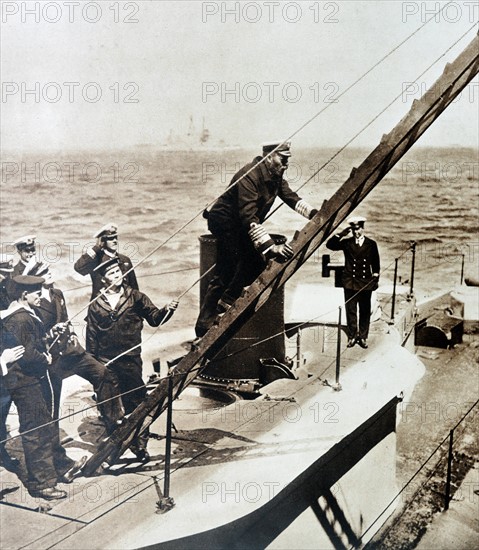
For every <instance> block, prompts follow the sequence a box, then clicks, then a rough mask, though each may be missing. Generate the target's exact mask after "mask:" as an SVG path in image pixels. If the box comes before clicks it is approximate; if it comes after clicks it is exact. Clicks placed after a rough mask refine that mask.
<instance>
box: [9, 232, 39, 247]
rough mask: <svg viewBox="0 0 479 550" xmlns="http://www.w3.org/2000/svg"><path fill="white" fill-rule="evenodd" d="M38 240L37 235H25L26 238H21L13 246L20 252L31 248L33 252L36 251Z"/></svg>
mask: <svg viewBox="0 0 479 550" xmlns="http://www.w3.org/2000/svg"><path fill="white" fill-rule="evenodd" d="M36 238H37V236H36V235H25V236H24V237H20V238H19V239H17V240H16V241H13V246H16V247H17V249H18V250H25V249H26V248H30V249H31V250H32V251H34V250H35V239H36Z"/></svg>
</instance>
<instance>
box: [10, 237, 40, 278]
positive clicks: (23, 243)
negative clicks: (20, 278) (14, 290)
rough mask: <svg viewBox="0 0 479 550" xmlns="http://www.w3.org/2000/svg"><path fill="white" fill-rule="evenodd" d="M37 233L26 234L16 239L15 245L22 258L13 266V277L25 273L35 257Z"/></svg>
mask: <svg viewBox="0 0 479 550" xmlns="http://www.w3.org/2000/svg"><path fill="white" fill-rule="evenodd" d="M36 238H37V237H36V235H25V237H20V238H19V239H17V240H16V241H14V243H13V245H14V246H15V248H16V249H17V252H18V255H19V256H20V260H19V261H18V263H17V264H16V265H15V266H14V268H13V274H12V277H16V276H17V275H23V273H24V271H25V268H26V267H27V266H28V265H29V262H31V261H32V259H33V258H34V257H35V253H36V242H35V240H36Z"/></svg>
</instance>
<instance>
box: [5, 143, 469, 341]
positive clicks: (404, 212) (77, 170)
mask: <svg viewBox="0 0 479 550" xmlns="http://www.w3.org/2000/svg"><path fill="white" fill-rule="evenodd" d="M368 153H369V151H367V150H359V149H350V150H347V151H345V152H344V153H342V154H341V155H340V156H338V157H337V158H335V159H334V160H333V161H332V162H331V164H329V165H328V166H327V167H326V168H325V169H323V170H322V171H320V172H319V173H317V174H316V175H315V172H316V171H317V170H318V168H319V167H320V166H322V165H323V163H325V162H326V161H327V160H329V159H330V158H331V157H332V156H333V154H334V151H333V150H324V149H321V150H319V149H310V150H295V151H294V156H293V157H292V161H291V166H290V169H289V171H288V173H287V176H288V179H289V181H290V184H291V187H292V188H293V189H297V188H298V187H299V186H301V185H303V184H305V182H307V183H306V184H305V185H304V187H303V188H302V189H301V191H300V194H301V195H302V196H303V198H305V199H306V200H307V201H308V202H310V203H311V204H313V205H315V206H317V207H319V206H320V205H321V203H322V202H323V201H324V200H325V199H328V198H329V197H330V196H331V195H332V194H333V193H334V191H335V190H336V189H337V188H338V187H339V186H340V185H341V183H342V182H344V181H345V180H346V179H347V177H348V175H349V173H350V171H351V169H352V168H353V167H354V166H358V165H359V164H360V163H361V161H362V160H363V159H364V158H365V157H366V156H367V154H368ZM255 154H256V151H255V150H245V149H230V150H222V151H190V152H177V151H176V152H175V151H166V150H164V151H157V150H154V149H152V148H149V147H147V146H146V147H143V148H141V147H139V148H137V149H135V150H131V151H118V152H114V151H113V152H111V151H108V152H95V153H88V152H82V153H76V154H74V153H72V154H66V153H62V154H60V153H44V154H28V155H23V156H22V155H15V154H10V155H4V158H3V159H2V167H3V173H2V183H1V189H0V193H1V194H0V208H1V210H0V215H1V235H0V242H1V243H2V252H8V251H11V250H12V248H11V246H10V245H9V243H11V242H12V241H13V240H14V239H15V238H16V237H18V236H21V235H24V234H28V233H34V234H36V235H37V240H38V242H39V245H40V247H39V248H40V253H39V256H40V257H41V259H42V260H44V261H48V262H50V263H51V266H52V271H53V273H54V275H55V277H56V281H57V286H58V287H59V288H61V289H62V290H63V291H64V292H65V295H66V298H67V304H68V306H69V310H70V314H71V315H73V314H76V318H75V321H76V322H77V323H80V324H81V323H82V322H83V317H84V314H85V311H83V310H82V308H84V307H85V306H86V304H87V302H88V297H89V294H90V285H89V284H88V283H89V281H88V280H87V279H85V278H83V277H82V276H80V275H78V274H77V273H75V271H74V270H73V263H74V262H75V260H76V259H77V258H78V256H79V255H80V254H81V251H82V249H83V247H85V246H86V245H87V244H88V243H92V241H93V239H92V235H93V233H94V232H95V231H96V230H97V229H98V228H100V227H101V226H102V225H103V224H105V223H106V222H108V221H113V222H116V223H117V224H118V226H119V231H120V238H121V240H120V250H121V251H122V252H124V253H125V254H127V255H129V256H130V257H131V258H132V260H133V261H134V262H138V261H140V260H141V259H142V258H144V257H145V256H146V255H148V254H150V253H151V252H152V251H153V250H155V249H156V248H157V247H159V248H158V250H156V251H155V252H154V253H153V254H151V256H150V257H149V258H148V259H147V260H145V261H144V262H143V263H142V264H141V265H140V266H139V267H138V269H137V276H138V278H139V282H140V288H141V289H142V290H143V291H145V292H146V293H147V294H148V295H149V296H150V297H151V298H152V300H153V301H154V302H155V303H156V304H157V305H162V304H164V303H166V302H167V301H169V300H170V299H172V298H174V297H176V296H178V295H180V294H181V293H182V292H183V291H184V290H186V289H187V288H188V287H189V286H190V285H192V284H193V283H194V281H195V280H196V279H197V277H198V264H199V243H198V237H199V236H200V235H201V234H202V233H204V232H205V231H206V223H205V220H204V219H202V217H201V211H202V210H203V209H204V208H205V206H206V205H208V204H209V203H211V201H213V200H214V198H215V197H216V196H218V195H219V194H220V193H221V192H222V190H223V189H224V188H225V186H226V185H227V184H228V182H229V181H230V179H231V177H232V175H233V173H234V172H235V171H236V170H237V169H239V168H240V167H241V166H242V165H243V164H245V163H246V162H249V161H250V160H251V159H252V158H253V157H254V156H255ZM478 172H479V162H478V153H477V151H476V150H475V149H464V148H454V149H431V148H416V149H413V150H412V151H411V152H410V153H408V155H406V156H405V157H404V158H403V160H402V161H400V163H399V164H398V165H396V167H395V168H394V169H393V170H392V171H391V172H390V173H389V174H388V175H387V177H385V178H384V180H383V181H382V182H381V183H380V185H379V186H378V187H377V188H376V189H375V190H374V191H373V192H372V193H371V194H370V195H369V196H368V197H367V198H366V200H365V201H364V202H363V204H362V205H361V206H360V207H359V208H358V209H357V210H356V213H358V214H361V215H364V216H366V217H367V218H368V222H367V226H366V229H367V234H368V235H369V236H371V237H373V238H374V239H375V240H376V241H377V242H378V245H379V248H380V253H381V259H382V280H383V281H384V280H386V279H388V278H390V279H392V276H393V269H394V258H396V257H398V256H400V255H402V254H403V252H404V251H405V250H407V248H408V246H409V243H410V242H411V241H416V242H417V243H418V245H417V259H416V275H415V286H416V288H417V290H418V291H424V292H427V293H433V292H436V291H439V290H442V289H444V290H447V289H449V288H450V287H453V286H455V285H457V284H459V281H460V275H461V262H462V255H463V254H464V255H465V273H466V276H472V277H476V278H477V277H478V274H477V271H478V267H477V265H478V263H479V262H478V254H479V236H478V219H479V218H478V216H479V212H478V206H479V199H478V185H479V184H478ZM308 180H309V181H308ZM195 216H196V218H195ZM303 224H304V219H303V218H301V217H300V216H298V215H297V214H296V213H294V212H293V211H291V210H290V209H288V208H287V207H282V208H280V209H279V210H278V212H276V213H275V214H274V216H272V217H271V218H270V219H269V220H268V222H267V224H266V225H267V227H268V229H269V230H270V231H271V232H275V233H282V234H285V235H286V236H288V237H292V235H293V234H294V232H295V231H296V230H297V229H300V228H301V227H302V225H303ZM172 235H174V236H172ZM323 252H327V251H326V250H325V249H324V247H322V248H321V249H320V250H319V251H318V252H317V254H316V255H315V256H314V257H313V258H312V259H311V260H310V261H309V262H308V263H307V264H306V265H305V266H304V267H303V268H302V269H301V270H300V271H299V273H297V274H296V275H295V277H294V278H293V279H292V280H291V281H290V282H289V283H288V286H287V287H286V292H288V289H290V290H291V289H292V288H293V287H294V285H295V284H297V282H298V281H299V282H313V281H317V280H319V279H320V278H321V261H320V260H321V254H322V253H323ZM339 257H340V256H339ZM339 257H338V259H339ZM410 260H411V256H410V253H406V254H404V255H402V257H401V260H400V262H399V275H400V277H401V278H402V280H403V281H404V280H407V279H409V276H410ZM326 283H327V284H332V279H329V280H328V281H326ZM197 307H198V286H195V287H194V288H193V289H192V290H191V291H190V292H188V293H187V294H186V295H185V296H184V298H182V300H181V305H180V309H179V311H178V313H177V314H176V315H175V317H174V318H173V319H172V321H170V322H169V323H168V325H167V326H165V330H166V331H168V332H174V331H179V330H180V329H185V331H186V332H187V329H190V328H191V327H192V326H193V324H194V320H195V317H196V312H197ZM181 332H184V331H181ZM191 335H193V332H192V330H191ZM152 342H153V341H152Z"/></svg>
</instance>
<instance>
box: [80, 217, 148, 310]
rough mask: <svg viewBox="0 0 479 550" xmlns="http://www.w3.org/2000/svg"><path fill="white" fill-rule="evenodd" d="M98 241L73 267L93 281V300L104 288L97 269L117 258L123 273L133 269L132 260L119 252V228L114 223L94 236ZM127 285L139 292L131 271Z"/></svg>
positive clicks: (127, 277)
mask: <svg viewBox="0 0 479 550" xmlns="http://www.w3.org/2000/svg"><path fill="white" fill-rule="evenodd" d="M93 238H94V239H96V240H97V242H96V244H95V246H91V247H89V248H88V249H87V251H86V252H85V254H83V255H82V256H80V258H78V260H77V261H76V263H75V265H74V266H73V267H74V269H75V271H76V272H77V273H80V275H90V277H91V281H92V285H93V288H92V294H91V299H92V300H93V298H95V297H96V296H97V295H98V293H99V292H100V289H101V288H102V286H103V285H102V282H101V276H100V274H99V273H98V271H96V270H95V268H96V267H97V266H98V265H100V264H101V263H102V262H104V261H106V260H109V259H110V258H116V259H117V260H118V265H119V266H120V269H121V272H122V273H126V272H127V271H130V269H131V268H132V267H133V264H132V263H131V260H130V258H129V257H128V256H125V254H120V253H119V252H118V227H117V226H116V225H115V224H114V223H107V224H106V225H104V226H103V227H102V228H101V229H100V230H99V231H98V232H97V233H95V234H94V235H93ZM124 281H125V284H127V285H128V286H129V287H130V288H135V289H137V290H138V288H139V287H138V281H137V280H136V275H135V272H134V271H130V272H129V273H128V275H126V277H124Z"/></svg>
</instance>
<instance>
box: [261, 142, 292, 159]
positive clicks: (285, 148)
mask: <svg viewBox="0 0 479 550" xmlns="http://www.w3.org/2000/svg"><path fill="white" fill-rule="evenodd" d="M261 147H262V148H263V155H267V154H268V153H271V151H274V150H275V149H276V151H274V152H275V153H278V155H282V156H283V157H290V156H291V142H290V141H281V140H278V141H268V142H266V143H263V144H261Z"/></svg>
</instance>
